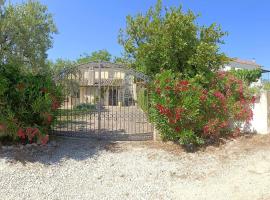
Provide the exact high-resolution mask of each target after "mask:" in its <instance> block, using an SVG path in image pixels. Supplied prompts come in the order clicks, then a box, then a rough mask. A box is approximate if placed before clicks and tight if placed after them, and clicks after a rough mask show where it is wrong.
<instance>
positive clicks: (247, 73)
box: [230, 69, 262, 85]
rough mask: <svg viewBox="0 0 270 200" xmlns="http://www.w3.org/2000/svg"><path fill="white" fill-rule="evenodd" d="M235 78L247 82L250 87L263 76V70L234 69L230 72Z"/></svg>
mask: <svg viewBox="0 0 270 200" xmlns="http://www.w3.org/2000/svg"><path fill="white" fill-rule="evenodd" d="M230 72H231V73H232V74H233V75H234V76H235V77H237V78H239V79H241V80H243V81H245V82H246V83H247V84H248V85H250V84H251V83H254V82H257V81H258V79H259V78H260V77H261V76H262V70H261V69H253V70H248V69H237V70H235V69H232V70H231V71H230Z"/></svg>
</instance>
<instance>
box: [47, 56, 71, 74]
mask: <svg viewBox="0 0 270 200" xmlns="http://www.w3.org/2000/svg"><path fill="white" fill-rule="evenodd" d="M48 65H49V66H50V69H51V71H52V72H53V74H55V75H57V74H59V73H60V72H61V71H62V70H63V69H67V68H71V67H73V66H74V65H76V62H75V61H71V60H67V59H61V58H58V59H56V61H55V62H52V61H48Z"/></svg>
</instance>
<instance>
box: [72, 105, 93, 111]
mask: <svg viewBox="0 0 270 200" xmlns="http://www.w3.org/2000/svg"><path fill="white" fill-rule="evenodd" d="M74 109H75V110H86V111H91V110H95V109H96V106H95V105H93V104H90V103H81V104H78V105H77V106H76V107H75V108H74Z"/></svg>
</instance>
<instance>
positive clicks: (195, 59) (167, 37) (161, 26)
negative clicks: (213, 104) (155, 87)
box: [119, 0, 227, 77]
mask: <svg viewBox="0 0 270 200" xmlns="http://www.w3.org/2000/svg"><path fill="white" fill-rule="evenodd" d="M197 17H198V16H197V15H195V14H194V13H193V12H192V11H188V12H187V13H184V12H183V11H182V8H181V6H180V7H178V8H175V7H172V8H169V9H165V10H164V9H163V8H162V3H161V0H158V2H157V4H156V6H155V7H154V8H150V9H149V10H148V11H147V13H146V14H145V15H143V14H138V15H136V16H135V17H132V16H127V19H126V20H127V22H126V23H127V26H126V28H125V29H122V30H120V34H119V43H120V44H121V45H122V46H123V48H124V50H125V56H126V57H127V58H129V60H130V62H132V66H133V67H134V68H136V69H138V70H140V71H142V72H144V73H146V74H148V75H150V76H154V75H155V74H157V73H159V72H160V70H161V69H170V70H173V71H175V72H181V73H182V74H183V76H184V77H194V76H195V75H197V74H200V75H202V77H207V76H208V74H211V73H212V71H217V70H218V69H219V68H220V66H222V65H223V64H224V63H225V62H226V61H227V57H226V56H225V55H224V54H223V53H220V51H219V44H222V43H223V41H222V37H223V36H225V35H226V33H225V32H223V31H222V30H221V28H220V26H217V25H216V24H215V23H213V24H211V25H210V26H208V27H207V26H198V25H197V23H196V19H197Z"/></svg>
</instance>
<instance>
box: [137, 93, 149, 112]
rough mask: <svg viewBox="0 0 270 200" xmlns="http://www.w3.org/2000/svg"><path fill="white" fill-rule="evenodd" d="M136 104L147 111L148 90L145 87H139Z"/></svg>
mask: <svg viewBox="0 0 270 200" xmlns="http://www.w3.org/2000/svg"><path fill="white" fill-rule="evenodd" d="M137 99H138V105H139V106H140V108H141V109H142V110H143V111H145V112H147V111H148V90H147V89H146V88H140V89H139V91H138V97H137Z"/></svg>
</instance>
